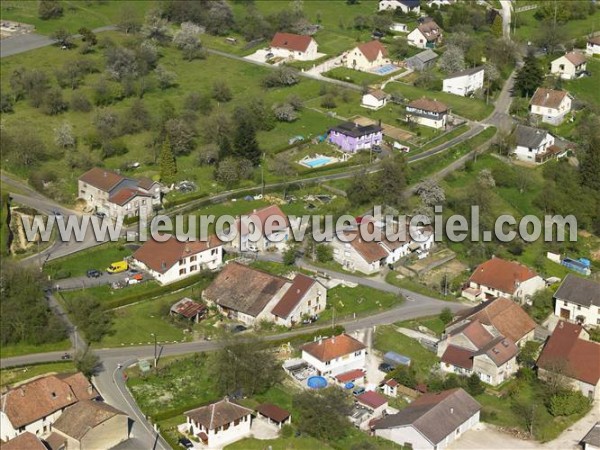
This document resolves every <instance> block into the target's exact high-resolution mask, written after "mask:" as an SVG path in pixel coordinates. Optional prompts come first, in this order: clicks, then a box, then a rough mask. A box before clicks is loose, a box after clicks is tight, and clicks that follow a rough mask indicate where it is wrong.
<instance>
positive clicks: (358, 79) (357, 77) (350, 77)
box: [322, 67, 395, 85]
mask: <svg viewBox="0 0 600 450" xmlns="http://www.w3.org/2000/svg"><path fill="white" fill-rule="evenodd" d="M322 75H323V76H325V77H329V78H333V79H336V80H342V81H347V82H348V83H354V84H358V85H362V84H363V83H366V84H376V83H381V82H383V81H384V80H385V79H386V77H382V76H380V75H376V74H374V73H368V72H361V71H360V70H352V69H348V68H347V67H336V68H335V69H332V70H330V71H329V72H325V73H323V74H322ZM394 75H395V73H394Z"/></svg>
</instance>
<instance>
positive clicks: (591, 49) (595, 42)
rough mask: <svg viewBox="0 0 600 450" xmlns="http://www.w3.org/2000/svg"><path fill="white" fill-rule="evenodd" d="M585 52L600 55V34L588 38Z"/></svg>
mask: <svg viewBox="0 0 600 450" xmlns="http://www.w3.org/2000/svg"><path fill="white" fill-rule="evenodd" d="M585 52H586V53H587V54H588V55H600V36H596V37H592V38H589V39H588V41H587V46H586V49H585Z"/></svg>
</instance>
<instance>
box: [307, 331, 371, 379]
mask: <svg viewBox="0 0 600 450" xmlns="http://www.w3.org/2000/svg"><path fill="white" fill-rule="evenodd" d="M301 350H302V359H303V360H304V361H306V362H307V363H308V364H309V365H310V366H312V367H314V368H315V369H316V371H317V372H318V374H319V375H322V376H331V377H335V376H336V375H339V374H342V373H345V372H350V371H353V370H357V369H361V370H364V368H365V365H366V355H367V347H366V346H365V345H364V344H363V343H362V342H360V341H359V340H357V339H355V338H353V337H351V336H349V335H347V334H345V333H344V334H340V335H339V336H333V337H330V338H328V339H317V340H315V341H313V342H310V343H308V344H304V345H303V346H302V347H301Z"/></svg>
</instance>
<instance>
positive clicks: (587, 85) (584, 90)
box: [561, 18, 600, 136]
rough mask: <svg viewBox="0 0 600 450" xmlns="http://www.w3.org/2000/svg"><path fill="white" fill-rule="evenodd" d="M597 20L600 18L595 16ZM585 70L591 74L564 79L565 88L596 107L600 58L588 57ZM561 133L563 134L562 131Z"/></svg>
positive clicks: (599, 100) (599, 99)
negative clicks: (575, 78)
mask: <svg viewBox="0 0 600 450" xmlns="http://www.w3.org/2000/svg"><path fill="white" fill-rule="evenodd" d="M597 20H600V19H598V18H597ZM587 70H588V71H589V72H590V73H591V76H589V77H583V78H579V79H578V80H571V81H565V82H564V86H565V89H566V90H567V91H569V92H570V93H571V94H573V95H574V96H575V97H576V98H577V99H578V100H582V101H584V102H590V103H592V104H593V105H596V107H600V88H599V86H600V59H598V58H588V63H587ZM561 135H562V136H564V134H562V133H561Z"/></svg>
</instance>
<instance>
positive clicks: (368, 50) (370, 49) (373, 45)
mask: <svg viewBox="0 0 600 450" xmlns="http://www.w3.org/2000/svg"><path fill="white" fill-rule="evenodd" d="M358 50H360V52H361V53H362V54H363V55H365V58H367V59H368V60H369V61H371V62H372V61H375V60H376V59H377V57H378V56H379V53H381V56H382V57H386V56H387V55H388V51H387V49H386V48H385V47H384V46H383V44H382V43H381V42H379V41H371V42H366V43H364V44H360V45H359V46H358Z"/></svg>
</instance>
